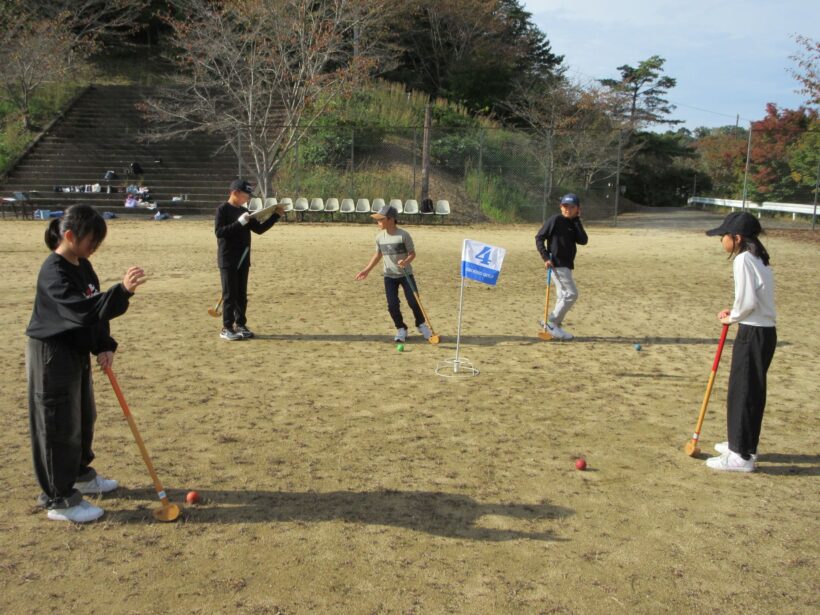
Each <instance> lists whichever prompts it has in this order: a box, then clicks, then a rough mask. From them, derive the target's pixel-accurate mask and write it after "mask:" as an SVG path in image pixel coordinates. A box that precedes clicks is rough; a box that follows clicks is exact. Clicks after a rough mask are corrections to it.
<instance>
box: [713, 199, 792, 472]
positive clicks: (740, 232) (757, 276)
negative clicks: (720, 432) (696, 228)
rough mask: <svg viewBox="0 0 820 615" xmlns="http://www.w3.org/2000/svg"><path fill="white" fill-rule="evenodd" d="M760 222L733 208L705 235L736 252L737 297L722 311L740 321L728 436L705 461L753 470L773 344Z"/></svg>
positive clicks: (730, 320)
mask: <svg viewBox="0 0 820 615" xmlns="http://www.w3.org/2000/svg"><path fill="white" fill-rule="evenodd" d="M761 232H762V229H761V228H760V222H758V220H757V218H755V217H754V216H753V215H752V214H750V213H748V212H733V213H731V214H729V215H728V216H726V219H725V220H724V221H723V223H722V224H721V225H720V226H719V227H717V228H715V229H712V230H710V231H706V234H707V235H712V236H714V235H719V236H720V242H721V245H722V246H723V249H724V250H725V251H726V252H728V253H729V255H730V257H734V262H733V263H732V270H733V273H734V280H735V301H734V305H733V306H732V309H731V310H722V311H720V312H719V313H718V319H719V320H720V322H722V323H723V324H724V325H732V324H736V323H739V326H738V330H737V336H736V337H735V342H734V344H733V346H732V366H731V369H730V371H729V389H728V391H727V398H726V408H727V412H726V419H727V427H728V435H729V440H728V441H726V442H720V443H718V444H716V445H715V450H717V451H718V452H719V453H720V456H718V457H712V458H710V459H707V460H706V465H707V466H708V467H710V468H712V469H713V470H722V471H724V472H754V470H755V464H756V461H757V444H758V441H759V440H760V427H761V425H762V424H763V411H764V409H765V408H766V374H767V372H768V370H769V365H771V362H772V357H774V350H775V347H776V346H777V329H776V328H775V320H776V314H775V308H774V275H773V274H772V268H771V267H770V266H769V253H768V252H767V251H766V248H765V247H763V244H762V243H760V240H759V239H758V235H759V234H760V233H761Z"/></svg>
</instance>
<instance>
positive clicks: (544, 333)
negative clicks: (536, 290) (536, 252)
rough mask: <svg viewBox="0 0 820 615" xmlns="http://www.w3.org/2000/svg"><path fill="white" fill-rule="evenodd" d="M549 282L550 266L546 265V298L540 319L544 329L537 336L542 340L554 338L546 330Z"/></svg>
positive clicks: (550, 277) (550, 278)
mask: <svg viewBox="0 0 820 615" xmlns="http://www.w3.org/2000/svg"><path fill="white" fill-rule="evenodd" d="M551 282H552V267H547V299H546V301H544V320H542V321H541V326H542V327H543V329H544V330H543V331H539V332H538V337H540V338H541V339H542V340H545V341H549V340H551V339H554V338H553V337H552V335H550V334H549V331H547V311H548V310H549V307H550V286H552V284H551Z"/></svg>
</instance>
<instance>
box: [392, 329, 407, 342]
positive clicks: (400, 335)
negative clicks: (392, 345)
mask: <svg viewBox="0 0 820 615" xmlns="http://www.w3.org/2000/svg"><path fill="white" fill-rule="evenodd" d="M393 341H394V342H401V343H404V342H406V341H407V329H405V328H403V327H402V328H401V329H396V336H395V337H394V338H393Z"/></svg>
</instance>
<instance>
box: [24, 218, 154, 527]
mask: <svg viewBox="0 0 820 615" xmlns="http://www.w3.org/2000/svg"><path fill="white" fill-rule="evenodd" d="M105 235H106V225H105V221H104V220H103V219H102V217H101V216H100V215H99V214H98V213H97V212H96V211H94V209H93V208H91V207H89V206H87V205H75V206H73V207H70V208H68V210H66V212H65V214H64V215H63V217H62V218H55V219H54V220H52V221H51V223H50V224H49V226H48V228H47V230H46V234H45V241H46V245H47V246H48V247H49V248H50V249H51V250H52V253H51V254H50V255H49V256H48V257H47V258H46V260H45V262H44V263H43V265H42V267H41V268H40V273H39V275H38V277H37V293H36V296H35V299H34V309H33V311H32V315H31V321H30V322H29V325H28V328H27V329H26V335H27V336H28V337H29V340H28V347H27V351H26V371H27V374H28V404H29V426H30V430H31V446H32V453H33V460H34V471H35V474H36V475H37V480H38V482H39V483H40V488H41V489H42V490H43V493H42V495H40V497H39V499H38V503H39V504H40V505H41V506H43V507H44V508H46V509H48V518H49V519H53V520H58V521H73V522H75V523H86V522H88V521H93V520H95V519H98V518H99V517H100V516H102V514H103V510H102V508H100V507H98V506H94V505H93V504H91V503H90V502H87V501H85V500H83V497H82V496H83V494H100V493H105V492H108V491H113V490H114V489H116V488H117V486H118V483H117V481H115V480H110V479H107V478H103V477H102V476H100V475H99V474H97V473H96V471H95V470H94V468H92V467H91V465H90V464H91V462H92V461H93V459H94V452H93V451H92V442H93V439H94V422H95V420H96V417H97V411H96V406H95V404H94V391H93V387H92V381H91V362H90V360H89V354H90V353H93V354H95V355H97V363H98V364H99V365H100V366H101V367H102V368H106V367H110V366H111V365H112V363H113V361H114V352H115V351H116V349H117V342H116V341H114V339H113V338H112V337H111V335H110V332H109V325H108V321H109V320H111V319H112V318H116V317H117V316H120V315H121V314H123V313H125V311H126V310H127V309H128V302H129V299H130V298H131V296H132V295H133V294H134V291H135V290H136V289H137V287H138V286H139V285H141V284H142V283H143V282H145V273H144V272H143V270H142V269H141V268H140V267H131V268H130V269H128V271H127V272H126V273H125V277H124V278H123V281H122V282H121V283H119V284H116V285H115V286H112V287H111V288H110V289H108V290H107V291H105V292H101V291H100V281H99V279H98V278H97V274H96V273H94V268H93V267H92V266H91V263H90V262H89V261H88V259H89V257H90V256H91V255H92V254H93V253H94V252H95V251H96V250H97V248H98V247H99V245H100V244H101V243H102V241H103V239H105Z"/></svg>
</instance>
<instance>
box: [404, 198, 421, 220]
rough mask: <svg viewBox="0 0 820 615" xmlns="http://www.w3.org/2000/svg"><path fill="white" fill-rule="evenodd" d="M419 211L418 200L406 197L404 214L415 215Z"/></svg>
mask: <svg viewBox="0 0 820 615" xmlns="http://www.w3.org/2000/svg"><path fill="white" fill-rule="evenodd" d="M418 213H419V202H418V201H417V200H416V199H407V200H406V201H405V202H404V215H406V216H415V215H417V214H418Z"/></svg>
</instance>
